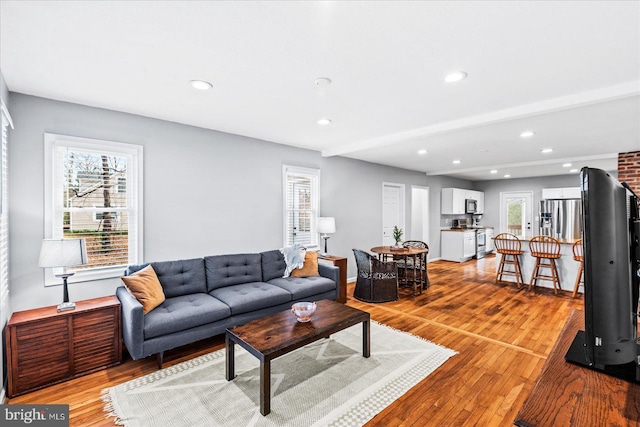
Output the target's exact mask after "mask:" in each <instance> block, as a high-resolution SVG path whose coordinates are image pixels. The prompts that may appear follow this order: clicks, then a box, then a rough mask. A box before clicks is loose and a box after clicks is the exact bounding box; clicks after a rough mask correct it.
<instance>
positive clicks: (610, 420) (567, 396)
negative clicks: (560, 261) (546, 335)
mask: <svg viewBox="0 0 640 427" xmlns="http://www.w3.org/2000/svg"><path fill="white" fill-rule="evenodd" d="M583 328H584V313H583V312H582V311H580V310H573V311H572V312H571V315H570V316H569V320H567V323H566V324H565V326H564V329H563V330H562V332H561V333H560V335H559V336H558V340H557V341H556V343H555V345H554V346H553V349H552V350H551V352H550V353H549V356H548V357H547V360H546V362H545V363H544V366H543V367H542V371H541V372H540V375H539V376H538V379H537V381H536V384H535V385H534V386H533V389H532V390H531V393H530V394H529V395H528V396H527V398H526V399H525V401H524V403H523V404H522V407H521V408H520V411H519V412H518V414H517V415H516V418H515V421H514V424H515V425H517V426H521V427H530V426H536V427H563V426H566V427H572V426H635V425H638V420H640V384H638V383H636V382H635V381H634V382H629V381H624V380H621V379H619V378H616V377H614V376H611V375H605V374H603V373H602V372H599V371H596V370H593V369H586V368H584V367H582V366H579V365H577V364H574V363H568V362H566V361H565V360H564V356H565V354H566V353H567V350H569V347H570V346H571V344H572V342H573V341H574V338H575V336H576V333H577V332H578V331H579V330H580V329H583Z"/></svg>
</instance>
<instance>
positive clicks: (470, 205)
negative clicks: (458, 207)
mask: <svg viewBox="0 0 640 427" xmlns="http://www.w3.org/2000/svg"><path fill="white" fill-rule="evenodd" d="M464 204H465V210H464V211H465V213H468V214H469V213H470V214H473V213H476V212H477V211H478V201H477V200H474V199H466V200H465V201H464Z"/></svg>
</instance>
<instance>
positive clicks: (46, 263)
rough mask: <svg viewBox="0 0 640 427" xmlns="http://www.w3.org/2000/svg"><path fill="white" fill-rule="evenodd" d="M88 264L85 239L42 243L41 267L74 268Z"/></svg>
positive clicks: (44, 241)
mask: <svg viewBox="0 0 640 427" xmlns="http://www.w3.org/2000/svg"><path fill="white" fill-rule="evenodd" d="M86 263H87V249H86V246H85V242H84V239H61V240H50V239H44V240H43V241H42V246H41V247H40V259H39V260H38V266H39V267H43V268H53V267H72V266H74V265H83V264H86Z"/></svg>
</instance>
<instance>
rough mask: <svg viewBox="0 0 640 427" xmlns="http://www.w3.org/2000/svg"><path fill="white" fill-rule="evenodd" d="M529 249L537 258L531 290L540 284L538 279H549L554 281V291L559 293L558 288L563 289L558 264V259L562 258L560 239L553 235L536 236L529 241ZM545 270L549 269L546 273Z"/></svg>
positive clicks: (532, 274) (530, 285)
mask: <svg viewBox="0 0 640 427" xmlns="http://www.w3.org/2000/svg"><path fill="white" fill-rule="evenodd" d="M529 250H530V251H531V256H533V257H535V259H536V263H535V265H534V267H533V273H531V281H530V282H529V290H531V289H533V287H534V286H536V285H537V284H538V280H549V281H551V282H553V293H554V294H556V295H558V290H559V289H560V290H562V288H561V287H560V275H559V274H558V267H557V266H556V260H557V259H559V258H560V241H559V240H558V239H556V238H554V237H551V236H535V237H532V238H531V240H530V241H529ZM545 270H549V271H548V272H547V273H545Z"/></svg>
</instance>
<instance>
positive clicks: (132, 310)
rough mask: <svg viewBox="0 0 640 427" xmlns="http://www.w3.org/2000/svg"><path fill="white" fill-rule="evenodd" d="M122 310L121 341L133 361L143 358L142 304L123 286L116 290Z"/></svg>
mask: <svg viewBox="0 0 640 427" xmlns="http://www.w3.org/2000/svg"><path fill="white" fill-rule="evenodd" d="M116 297H118V299H119V300H120V307H121V310H122V339H123V340H124V344H125V346H126V347H127V350H128V351H129V354H130V355H131V357H132V358H133V360H138V359H140V358H142V357H143V354H142V347H143V343H144V314H143V312H142V304H140V303H139V302H138V300H137V299H135V298H134V297H133V296H132V295H131V294H130V293H129V291H127V289H126V288H125V287H124V286H120V287H118V288H117V289H116Z"/></svg>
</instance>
